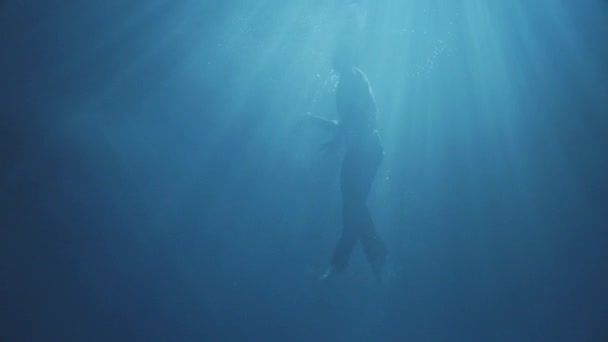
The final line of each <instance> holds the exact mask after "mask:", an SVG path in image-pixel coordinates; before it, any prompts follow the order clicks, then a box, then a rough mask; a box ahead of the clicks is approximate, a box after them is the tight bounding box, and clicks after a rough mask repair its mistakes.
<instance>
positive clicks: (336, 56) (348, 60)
mask: <svg viewBox="0 0 608 342" xmlns="http://www.w3.org/2000/svg"><path fill="white" fill-rule="evenodd" d="M357 62H358V61H357V53H356V51H355V49H354V48H353V47H348V46H344V45H343V46H337V47H336V49H335V50H334V53H333V56H332V60H331V66H332V68H333V69H334V72H336V73H338V74H340V73H343V72H345V71H347V70H350V69H351V68H352V67H355V66H357Z"/></svg>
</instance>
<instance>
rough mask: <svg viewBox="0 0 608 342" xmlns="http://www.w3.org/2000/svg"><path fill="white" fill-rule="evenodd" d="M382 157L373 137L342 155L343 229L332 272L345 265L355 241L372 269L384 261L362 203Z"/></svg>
mask: <svg viewBox="0 0 608 342" xmlns="http://www.w3.org/2000/svg"><path fill="white" fill-rule="evenodd" d="M382 156H383V152H382V146H381V145H380V141H379V138H378V137H377V136H374V137H373V138H369V139H367V140H366V141H362V142H357V143H356V144H353V146H351V147H350V148H349V150H348V151H347V152H346V155H345V157H344V161H343V162H342V173H341V189H342V225H343V228H342V235H341V236H340V241H338V244H337V246H336V248H335V250H334V254H333V258H332V267H333V269H334V270H335V271H342V270H344V269H345V268H346V267H347V266H348V262H349V259H350V255H351V254H352V250H353V247H354V246H355V244H356V243H357V241H361V245H362V247H363V251H364V253H365V256H366V257H367V260H368V261H369V262H370V264H371V265H372V267H374V270H376V267H380V266H381V264H383V263H384V260H385V259H386V256H387V250H386V246H385V245H384V242H383V241H382V240H381V239H380V237H379V236H378V234H377V233H376V231H375V229H374V223H373V221H372V217H371V215H370V213H369V209H368V208H367V204H366V201H367V196H368V194H369V191H370V188H371V186H372V183H373V181H374V177H375V175H376V172H377V171H378V167H379V166H380V163H381V162H382Z"/></svg>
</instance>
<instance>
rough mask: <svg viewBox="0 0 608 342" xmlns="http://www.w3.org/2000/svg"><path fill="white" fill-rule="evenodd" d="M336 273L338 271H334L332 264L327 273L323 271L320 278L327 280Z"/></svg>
mask: <svg viewBox="0 0 608 342" xmlns="http://www.w3.org/2000/svg"><path fill="white" fill-rule="evenodd" d="M335 274H336V272H335V271H334V268H333V267H331V266H330V267H329V269H328V270H327V271H326V272H325V273H323V275H322V276H321V278H319V280H321V281H326V280H328V279H329V278H332V277H333V276H334V275H335Z"/></svg>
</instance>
